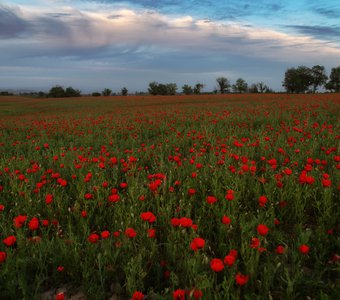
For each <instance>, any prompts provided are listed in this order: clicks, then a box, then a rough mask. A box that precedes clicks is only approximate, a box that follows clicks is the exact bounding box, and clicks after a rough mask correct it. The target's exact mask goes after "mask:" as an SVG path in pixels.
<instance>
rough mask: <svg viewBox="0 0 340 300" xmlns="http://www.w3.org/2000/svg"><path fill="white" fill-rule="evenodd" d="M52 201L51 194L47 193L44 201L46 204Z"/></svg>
mask: <svg viewBox="0 0 340 300" xmlns="http://www.w3.org/2000/svg"><path fill="white" fill-rule="evenodd" d="M52 201H53V195H52V194H47V195H46V197H45V203H46V204H51V203H52Z"/></svg>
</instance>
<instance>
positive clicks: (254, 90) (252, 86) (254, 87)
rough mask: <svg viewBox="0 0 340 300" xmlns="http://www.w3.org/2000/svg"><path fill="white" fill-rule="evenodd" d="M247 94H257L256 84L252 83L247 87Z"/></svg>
mask: <svg viewBox="0 0 340 300" xmlns="http://www.w3.org/2000/svg"><path fill="white" fill-rule="evenodd" d="M248 92H249V93H254V94H256V93H258V92H259V90H258V89H257V84H255V83H253V84H252V85H251V86H250V87H249V89H248Z"/></svg>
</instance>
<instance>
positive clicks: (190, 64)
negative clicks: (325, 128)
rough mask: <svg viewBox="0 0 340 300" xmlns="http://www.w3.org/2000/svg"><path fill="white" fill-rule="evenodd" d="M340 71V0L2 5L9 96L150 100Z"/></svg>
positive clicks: (21, 0) (22, 0)
mask: <svg viewBox="0 0 340 300" xmlns="http://www.w3.org/2000/svg"><path fill="white" fill-rule="evenodd" d="M318 64H319V65H323V66H325V68H326V71H327V74H329V73H330V71H331V68H333V67H337V66H339V65H340V1H339V0H318V1H313V0H293V1H291V0H284V1H277V0H257V1H254V0H225V1H222V0H215V1H211V0H159V1H156V0H136V1H119V0H74V1H73V0H30V1H27V0H15V1H6V0H5V1H1V0H0V89H31V90H44V91H48V90H49V89H50V88H51V87H52V86H55V85H61V86H63V87H65V88H66V87H68V86H72V87H73V88H77V89H80V90H81V91H82V92H83V93H89V92H94V91H99V92H101V91H102V90H103V89H104V88H110V89H112V90H113V91H114V92H119V91H120V90H121V88H122V87H127V88H128V90H129V92H135V91H147V88H148V85H149V83H150V82H152V81H156V82H159V83H176V84H177V86H178V88H179V89H178V90H179V91H180V90H181V87H182V86H183V85H184V84H189V85H195V84H196V83H203V84H204V89H203V91H207V92H208V91H212V90H213V89H214V88H215V87H216V78H218V77H221V76H223V77H227V78H228V79H229V80H230V82H231V83H234V82H235V81H236V80H237V79H238V78H240V77H241V78H243V79H244V80H246V82H247V83H248V84H251V83H257V82H260V81H262V82H264V83H266V84H267V85H268V86H269V87H270V88H272V89H274V90H277V91H280V90H282V89H283V88H282V81H283V78H284V73H285V71H286V70H287V69H288V68H291V67H297V66H299V65H305V66H308V67H312V66H314V65H318Z"/></svg>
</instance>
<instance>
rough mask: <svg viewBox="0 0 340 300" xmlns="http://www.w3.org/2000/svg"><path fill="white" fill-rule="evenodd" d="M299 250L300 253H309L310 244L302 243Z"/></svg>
mask: <svg viewBox="0 0 340 300" xmlns="http://www.w3.org/2000/svg"><path fill="white" fill-rule="evenodd" d="M299 251H300V253H302V254H305V255H307V254H308V253H309V246H307V245H305V244H302V245H300V246H299Z"/></svg>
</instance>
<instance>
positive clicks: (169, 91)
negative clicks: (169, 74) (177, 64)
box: [148, 81, 177, 95]
mask: <svg viewBox="0 0 340 300" xmlns="http://www.w3.org/2000/svg"><path fill="white" fill-rule="evenodd" d="M148 91H149V94H151V95H175V94H176V91H177V84H176V83H167V84H164V83H158V82H155V81H153V82H150V83H149V88H148Z"/></svg>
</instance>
